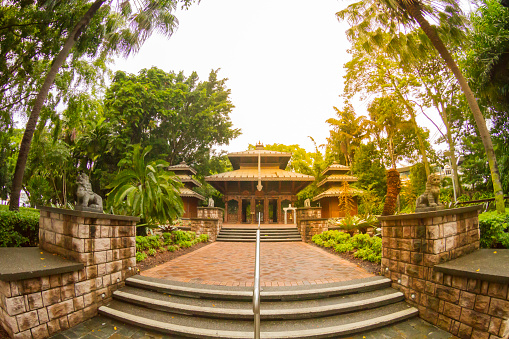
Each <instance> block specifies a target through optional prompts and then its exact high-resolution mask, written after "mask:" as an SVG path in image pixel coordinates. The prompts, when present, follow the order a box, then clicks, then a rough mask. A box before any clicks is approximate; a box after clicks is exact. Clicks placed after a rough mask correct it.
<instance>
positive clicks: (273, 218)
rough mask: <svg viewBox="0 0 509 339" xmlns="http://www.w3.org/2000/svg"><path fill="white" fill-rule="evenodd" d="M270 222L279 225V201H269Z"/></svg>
mask: <svg viewBox="0 0 509 339" xmlns="http://www.w3.org/2000/svg"><path fill="white" fill-rule="evenodd" d="M269 222H270V223H273V224H277V223H278V219H277V199H271V200H269Z"/></svg>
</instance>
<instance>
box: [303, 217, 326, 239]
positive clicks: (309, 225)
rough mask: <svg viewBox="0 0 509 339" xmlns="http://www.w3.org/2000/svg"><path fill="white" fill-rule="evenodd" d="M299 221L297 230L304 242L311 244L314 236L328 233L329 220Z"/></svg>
mask: <svg viewBox="0 0 509 339" xmlns="http://www.w3.org/2000/svg"><path fill="white" fill-rule="evenodd" d="M297 220H298V222H297V228H298V229H299V233H300V236H301V238H302V241H304V242H311V238H312V237H313V235H315V234H320V233H323V232H325V231H327V223H326V222H327V219H321V218H314V219H300V220H299V219H297Z"/></svg>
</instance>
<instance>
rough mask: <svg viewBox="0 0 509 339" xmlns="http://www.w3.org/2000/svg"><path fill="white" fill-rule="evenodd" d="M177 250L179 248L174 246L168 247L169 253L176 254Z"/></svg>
mask: <svg viewBox="0 0 509 339" xmlns="http://www.w3.org/2000/svg"><path fill="white" fill-rule="evenodd" d="M177 249H178V248H177V247H175V246H173V245H170V246H168V252H175V251H176V250H177Z"/></svg>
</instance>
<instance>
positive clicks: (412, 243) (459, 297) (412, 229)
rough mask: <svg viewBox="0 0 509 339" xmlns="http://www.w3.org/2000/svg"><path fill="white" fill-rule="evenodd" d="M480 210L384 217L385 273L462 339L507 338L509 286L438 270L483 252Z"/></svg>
mask: <svg viewBox="0 0 509 339" xmlns="http://www.w3.org/2000/svg"><path fill="white" fill-rule="evenodd" d="M479 208H480V207H479V206H472V207H464V208H458V209H452V210H443V211H437V212H428V213H415V214H407V215H398V216H389V217H380V218H379V219H380V221H381V224H382V248H383V250H382V271H383V274H384V275H385V276H386V277H388V278H390V279H391V280H392V281H393V283H392V286H393V287H394V288H396V289H398V290H400V291H401V292H403V293H404V294H405V298H406V300H407V301H408V302H409V303H411V304H413V305H415V306H416V307H417V308H418V309H419V311H420V312H419V314H420V317H421V318H423V319H424V320H426V321H428V322H430V323H432V324H434V325H437V326H439V327H441V328H443V329H445V330H447V331H449V332H451V333H452V334H454V335H457V336H459V337H460V338H486V339H488V338H489V339H494V338H500V337H503V338H507V337H508V336H509V320H508V319H509V299H508V297H509V296H508V285H507V284H501V283H495V282H488V281H484V280H480V279H472V278H467V277H464V276H459V275H454V276H453V275H449V274H444V273H441V272H438V271H437V270H436V269H434V266H435V265H436V264H439V263H444V262H447V261H449V260H452V259H455V258H458V257H461V256H463V255H465V254H468V253H471V252H473V251H475V250H477V249H478V248H479V237H480V233H479V224H478V210H479Z"/></svg>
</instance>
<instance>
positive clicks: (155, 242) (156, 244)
mask: <svg viewBox="0 0 509 339" xmlns="http://www.w3.org/2000/svg"><path fill="white" fill-rule="evenodd" d="M145 239H147V242H148V248H149V249H155V250H157V249H158V248H160V247H161V246H162V244H161V239H160V238H159V236H157V235H150V236H148V237H145Z"/></svg>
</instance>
